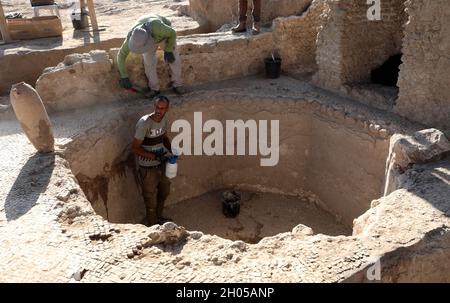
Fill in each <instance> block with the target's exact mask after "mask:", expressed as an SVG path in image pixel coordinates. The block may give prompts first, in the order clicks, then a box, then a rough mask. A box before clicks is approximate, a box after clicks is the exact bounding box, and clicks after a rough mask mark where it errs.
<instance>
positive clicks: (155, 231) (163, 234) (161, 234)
mask: <svg viewBox="0 0 450 303" xmlns="http://www.w3.org/2000/svg"><path fill="white" fill-rule="evenodd" d="M188 236H189V233H188V232H187V231H186V230H185V229H184V227H181V226H178V225H176V224H175V223H173V222H166V223H164V224H163V225H154V226H152V227H151V232H150V233H149V236H148V237H149V238H151V244H153V245H155V244H175V243H177V242H179V241H183V240H185V239H186V238H187V237H188Z"/></svg>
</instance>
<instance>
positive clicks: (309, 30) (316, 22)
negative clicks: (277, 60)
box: [272, 0, 326, 72]
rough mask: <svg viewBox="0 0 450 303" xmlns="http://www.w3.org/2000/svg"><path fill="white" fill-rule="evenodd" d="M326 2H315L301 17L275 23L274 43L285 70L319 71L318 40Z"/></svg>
mask: <svg viewBox="0 0 450 303" xmlns="http://www.w3.org/2000/svg"><path fill="white" fill-rule="evenodd" d="M325 8H326V4H325V1H322V0H320V1H314V2H313V3H312V5H311V6H310V7H309V9H308V11H307V12H306V13H305V14H303V15H302V16H300V17H297V16H292V17H286V18H277V19H275V20H274V22H273V27H272V28H273V30H274V35H273V38H274V43H275V45H276V46H277V51H278V53H279V55H281V58H283V65H284V67H283V69H284V70H289V71H293V72H311V71H315V70H316V69H317V64H316V39H317V33H318V31H319V27H320V15H321V14H322V12H323V11H324V9H325Z"/></svg>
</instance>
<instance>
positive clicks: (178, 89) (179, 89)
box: [172, 86, 187, 95]
mask: <svg viewBox="0 0 450 303" xmlns="http://www.w3.org/2000/svg"><path fill="white" fill-rule="evenodd" d="M172 89H173V91H174V92H175V94H177V95H184V94H185V93H187V89H186V88H185V87H184V86H174V87H173V88H172Z"/></svg>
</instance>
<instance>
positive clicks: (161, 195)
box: [156, 169, 170, 220]
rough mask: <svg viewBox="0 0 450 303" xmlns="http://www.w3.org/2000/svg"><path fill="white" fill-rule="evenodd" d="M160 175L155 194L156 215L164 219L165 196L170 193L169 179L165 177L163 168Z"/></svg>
mask: <svg viewBox="0 0 450 303" xmlns="http://www.w3.org/2000/svg"><path fill="white" fill-rule="evenodd" d="M160 174H161V177H160V178H159V184H158V195H157V201H158V202H157V210H156V215H157V217H158V219H159V220H162V219H164V217H163V211H164V203H165V202H166V199H167V196H169V194H170V180H169V178H167V177H166V175H165V172H164V170H163V169H161V170H160Z"/></svg>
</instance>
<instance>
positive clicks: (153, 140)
mask: <svg viewBox="0 0 450 303" xmlns="http://www.w3.org/2000/svg"><path fill="white" fill-rule="evenodd" d="M152 115H153V114H150V115H146V116H143V117H142V118H141V119H140V120H139V121H138V123H137V124H136V134H135V135H134V137H135V138H136V139H137V140H141V141H143V142H142V145H141V147H142V148H143V149H144V150H145V151H148V152H153V153H154V152H156V153H158V152H161V153H163V152H167V149H166V148H165V147H164V144H163V138H164V136H165V135H166V133H167V129H168V127H169V121H168V120H167V117H166V116H164V118H163V119H162V120H161V122H159V123H158V122H156V121H154V120H153V119H152V118H151V116H152ZM138 163H139V165H140V166H144V167H151V166H156V165H159V164H160V163H161V162H160V161H157V160H149V159H146V158H144V157H141V156H138Z"/></svg>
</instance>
